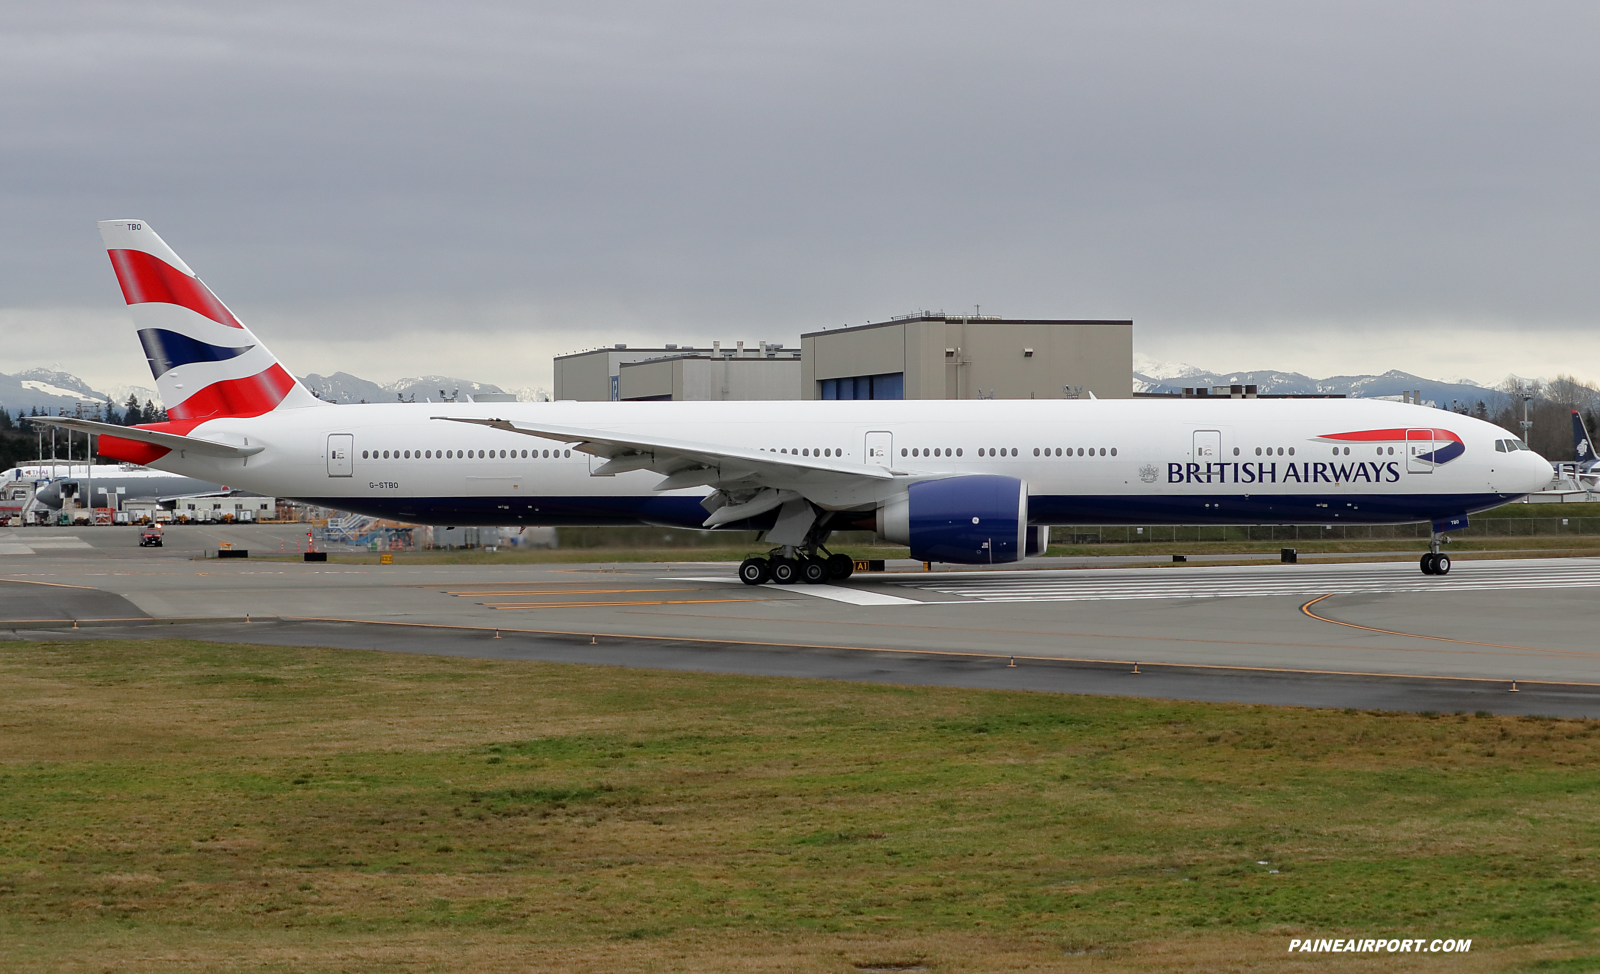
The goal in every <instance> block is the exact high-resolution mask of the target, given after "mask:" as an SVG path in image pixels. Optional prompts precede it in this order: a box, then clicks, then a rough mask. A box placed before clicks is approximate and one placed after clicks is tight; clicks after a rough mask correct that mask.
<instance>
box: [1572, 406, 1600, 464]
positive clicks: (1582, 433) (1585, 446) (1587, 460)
mask: <svg viewBox="0 0 1600 974" xmlns="http://www.w3.org/2000/svg"><path fill="white" fill-rule="evenodd" d="M1572 456H1573V459H1574V460H1576V461H1577V463H1578V472H1579V473H1596V472H1600V459H1596V458H1595V455H1594V440H1591V439H1590V438H1589V431H1588V430H1586V429H1584V428H1583V417H1582V416H1580V415H1579V414H1578V411H1577V410H1576V409H1574V410H1573V411H1572Z"/></svg>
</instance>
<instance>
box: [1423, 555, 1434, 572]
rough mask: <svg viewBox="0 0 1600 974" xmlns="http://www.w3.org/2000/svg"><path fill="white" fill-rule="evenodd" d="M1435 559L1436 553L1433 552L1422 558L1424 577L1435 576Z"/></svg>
mask: <svg viewBox="0 0 1600 974" xmlns="http://www.w3.org/2000/svg"><path fill="white" fill-rule="evenodd" d="M1434 557H1435V556H1434V553H1433V552H1431V551H1430V552H1428V553H1427V554H1425V555H1423V556H1422V574H1424V575H1432V574H1433V559H1434Z"/></svg>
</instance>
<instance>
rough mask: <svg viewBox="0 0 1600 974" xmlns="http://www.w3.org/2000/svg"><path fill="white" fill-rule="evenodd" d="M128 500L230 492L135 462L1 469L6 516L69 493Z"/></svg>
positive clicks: (83, 501) (97, 501) (100, 502)
mask: <svg viewBox="0 0 1600 974" xmlns="http://www.w3.org/2000/svg"><path fill="white" fill-rule="evenodd" d="M91 492H92V493H93V495H94V506H95V507H110V506H112V503H113V500H114V501H115V503H118V504H120V503H122V502H125V501H135V500H144V501H171V500H176V499H178V498H180V497H209V496H215V495H217V494H225V493H230V491H229V489H228V488H227V487H224V486H222V485H221V484H214V483H210V482H208V481H204V480H196V479H195V478H193V477H185V476H183V475H181V474H175V473H168V472H167V471H165V470H151V469H149V468H148V467H139V466H134V465H133V464H129V463H97V464H95V465H94V466H93V467H91V466H90V465H89V464H86V463H31V464H23V465H21V466H16V467H12V468H11V469H10V470H7V471H5V472H4V473H0V518H5V519H9V518H12V517H18V516H22V515H23V514H24V513H25V511H26V510H29V509H33V505H34V504H38V505H41V506H43V507H48V508H50V509H51V510H60V509H61V502H62V497H63V495H67V496H70V497H72V498H73V499H74V500H75V501H76V503H77V504H78V505H79V506H81V507H85V508H87V507H88V506H89V496H90V493H91Z"/></svg>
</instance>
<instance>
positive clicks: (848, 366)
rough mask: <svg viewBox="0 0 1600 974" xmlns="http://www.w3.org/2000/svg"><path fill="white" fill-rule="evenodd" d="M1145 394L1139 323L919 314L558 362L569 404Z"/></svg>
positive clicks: (559, 389) (559, 394) (558, 383)
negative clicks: (1138, 367) (770, 337)
mask: <svg viewBox="0 0 1600 974" xmlns="http://www.w3.org/2000/svg"><path fill="white" fill-rule="evenodd" d="M1090 394H1093V395H1094V396H1096V397H1097V398H1100V399H1129V398H1132V396H1133V322H1132V321H1098V320H1096V321H1075V320H1057V319H1032V318H1029V319H1013V318H1002V317H999V316H997V315H976V314H973V315H947V314H944V313H942V312H939V313H929V312H919V313H917V314H915V315H904V316H902V317H899V318H893V319H890V320H889V321H881V322H873V323H870V324H865V325H856V326H847V327H844V328H833V329H826V330H823V331H814V332H808V333H806V334H804V335H801V336H800V349H799V351H798V352H797V351H795V350H793V349H785V348H784V347H783V346H782V345H773V344H769V343H767V342H760V343H757V344H755V345H752V346H750V347H748V348H747V347H746V346H745V343H744V342H739V343H737V345H736V347H734V348H724V347H722V344H721V343H720V342H717V343H713V345H712V347H711V348H710V349H703V348H702V349H696V348H691V347H688V346H684V347H679V346H677V345H666V346H664V347H662V348H629V347H627V346H626V345H614V346H612V347H610V348H597V349H593V350H590V351H587V352H577V353H574V354H571V355H561V356H558V357H557V358H556V360H555V398H556V399H558V400H561V399H568V400H573V399H575V400H586V401H600V400H608V399H609V400H632V401H635V402H639V401H649V400H666V399H693V400H751V399H768V400H771V399H1062V398H1072V399H1075V398H1079V397H1087V396H1088V395H1090Z"/></svg>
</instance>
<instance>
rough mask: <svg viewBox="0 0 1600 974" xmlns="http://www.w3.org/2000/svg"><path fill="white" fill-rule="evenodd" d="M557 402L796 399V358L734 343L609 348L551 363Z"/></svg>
mask: <svg viewBox="0 0 1600 974" xmlns="http://www.w3.org/2000/svg"><path fill="white" fill-rule="evenodd" d="M554 398H555V399H556V400H558V401H559V400H578V401H580V402H603V401H606V400H619V399H633V400H653V399H701V400H704V399H799V398H800V353H799V352H798V351H795V350H794V349H785V348H784V347H783V346H782V345H774V344H770V343H768V342H757V343H755V344H753V345H751V346H749V347H748V348H747V347H746V346H745V343H744V342H737V343H735V344H734V345H733V347H731V348H723V347H722V343H721V342H713V343H712V344H711V347H710V348H709V349H705V348H702V349H696V348H693V347H691V346H687V345H684V346H678V345H664V346H662V347H661V348H629V347H628V346H626V345H613V346H611V347H610V348H596V349H591V350H589V351H586V352H574V353H572V354H570V355H558V356H556V359H555V396H554Z"/></svg>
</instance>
